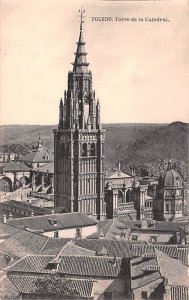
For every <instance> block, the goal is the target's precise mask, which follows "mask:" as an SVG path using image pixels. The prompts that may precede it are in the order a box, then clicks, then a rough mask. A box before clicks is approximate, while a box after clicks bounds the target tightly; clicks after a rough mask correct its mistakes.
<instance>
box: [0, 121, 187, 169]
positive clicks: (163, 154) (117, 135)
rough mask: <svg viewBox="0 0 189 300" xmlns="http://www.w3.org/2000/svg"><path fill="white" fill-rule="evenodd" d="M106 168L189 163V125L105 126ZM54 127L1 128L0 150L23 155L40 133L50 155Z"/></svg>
mask: <svg viewBox="0 0 189 300" xmlns="http://www.w3.org/2000/svg"><path fill="white" fill-rule="evenodd" d="M103 127H104V128H106V145H105V154H106V168H112V167H115V165H116V163H117V162H118V161H121V165H122V168H123V169H125V170H127V171H129V166H130V165H132V164H134V165H136V166H137V165H143V164H144V163H145V164H154V163H157V162H160V161H161V160H166V159H169V157H171V158H173V159H174V160H176V161H180V162H184V163H188V132H189V125H188V124H185V123H181V122H174V123H172V124H170V125H166V124H105V125H104V126H103ZM54 128H56V126H53V125H43V126H40V125H14V126H13V125H9V126H0V137H1V138H0V151H4V152H10V151H19V152H22V153H26V152H28V151H29V150H31V149H32V148H33V147H34V146H35V145H36V144H37V140H38V137H39V133H40V135H41V138H42V140H43V143H44V146H45V147H47V148H48V150H49V151H50V152H51V153H52V152H53V129H54Z"/></svg>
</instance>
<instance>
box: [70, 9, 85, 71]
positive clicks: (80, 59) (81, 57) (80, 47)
mask: <svg viewBox="0 0 189 300" xmlns="http://www.w3.org/2000/svg"><path fill="white" fill-rule="evenodd" d="M78 12H79V13H80V14H79V18H80V34H79V41H78V42H77V51H76V53H75V61H74V63H72V64H73V72H74V73H88V68H87V67H88V65H89V64H88V63H87V61H86V55H87V53H86V52H85V47H84V46H85V42H84V41H83V31H82V30H83V23H84V18H85V16H84V13H85V10H84V9H83V8H81V9H80V10H79V11H78Z"/></svg>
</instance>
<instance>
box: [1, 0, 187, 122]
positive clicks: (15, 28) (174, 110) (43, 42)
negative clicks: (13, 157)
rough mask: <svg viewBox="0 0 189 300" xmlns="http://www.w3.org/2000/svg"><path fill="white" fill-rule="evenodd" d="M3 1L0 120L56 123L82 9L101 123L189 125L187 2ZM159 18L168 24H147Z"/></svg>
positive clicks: (182, 0) (87, 49)
mask: <svg viewBox="0 0 189 300" xmlns="http://www.w3.org/2000/svg"><path fill="white" fill-rule="evenodd" d="M0 3H1V72H0V83H1V94H0V124H1V125H4V124H49V125H50V124H57V122H58V106H59V101H60V98H61V97H63V95H64V90H65V89H66V88H67V75H68V71H69V70H72V65H71V63H72V62H73V61H74V52H75V51H76V42H77V40H78V37H79V18H78V10H79V9H80V7H81V6H83V7H84V9H85V24H84V40H85V42H86V45H85V47H86V52H87V53H88V54H87V61H88V62H89V63H90V66H89V69H90V70H91V71H92V74H93V88H94V90H95V91H96V97H97V98H99V99H100V103H101V121H102V123H171V122H173V121H183V122H189V109H188V106H189V105H188V102H189V101H188V90H189V78H188V73H189V71H188V70H189V26H188V22H189V6H188V1H187V0H186V1H185V0H177V1H175V0H169V1H100V0H98V1H93V0H87V1H81V0H77V1H76V0H40V1H39V0H30V1H25V0H0ZM94 17H97V18H102V17H111V18H112V19H111V21H94ZM157 17H160V18H167V20H169V21H167V22H150V21H145V18H148V19H149V18H157ZM116 18H127V19H128V18H129V21H116ZM132 18H135V19H136V21H133V19H132ZM138 18H143V20H144V21H138ZM98 20H99V19H98Z"/></svg>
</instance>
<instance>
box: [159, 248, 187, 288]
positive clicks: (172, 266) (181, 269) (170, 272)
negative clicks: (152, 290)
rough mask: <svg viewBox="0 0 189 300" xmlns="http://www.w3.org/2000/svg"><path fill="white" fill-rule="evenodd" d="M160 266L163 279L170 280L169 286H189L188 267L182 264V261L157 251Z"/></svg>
mask: <svg viewBox="0 0 189 300" xmlns="http://www.w3.org/2000/svg"><path fill="white" fill-rule="evenodd" d="M155 252H156V254H157V260H158V265H159V267H160V272H161V274H162V276H163V277H165V278H166V279H168V285H188V286H189V280H188V271H189V269H188V266H185V265H184V264H182V263H181V261H180V260H178V259H174V258H171V257H170V256H169V255H167V254H165V253H163V252H162V251H160V250H158V249H155Z"/></svg>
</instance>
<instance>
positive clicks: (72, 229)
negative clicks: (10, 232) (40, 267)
mask: <svg viewBox="0 0 189 300" xmlns="http://www.w3.org/2000/svg"><path fill="white" fill-rule="evenodd" d="M36 210H37V208H36ZM7 223H8V224H9V225H12V226H16V227H19V228H27V229H28V230H32V231H34V232H37V233H41V234H43V235H45V236H48V237H56V238H61V237H64V238H75V237H78V238H85V237H87V236H88V235H90V234H92V233H94V232H95V231H96V225H97V223H96V221H94V220H92V219H91V218H89V217H87V216H86V215H84V214H83V213H77V212H75V213H64V214H54V213H53V214H51V215H43V216H31V217H28V218H19V219H8V220H7Z"/></svg>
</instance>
